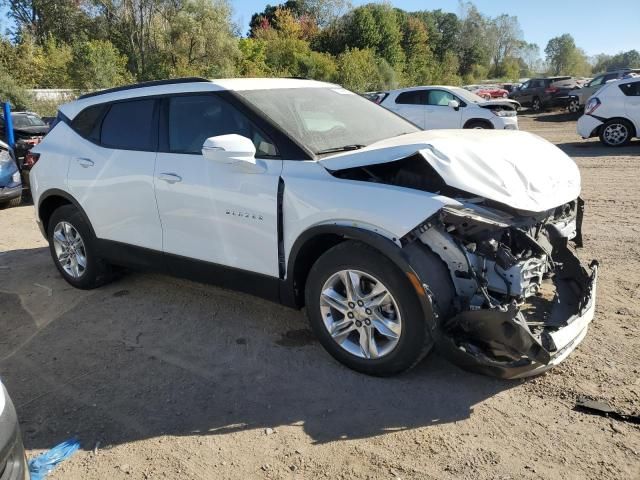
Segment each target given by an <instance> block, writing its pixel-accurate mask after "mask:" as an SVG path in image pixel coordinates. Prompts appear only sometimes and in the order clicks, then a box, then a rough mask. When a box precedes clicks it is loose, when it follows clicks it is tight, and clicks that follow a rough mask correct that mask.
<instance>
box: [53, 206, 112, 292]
mask: <svg viewBox="0 0 640 480" xmlns="http://www.w3.org/2000/svg"><path fill="white" fill-rule="evenodd" d="M54 236H55V238H54ZM78 238H79V239H80V240H79V241H78ZM47 240H48V241H49V251H50V252H51V257H52V258H53V263H55V265H56V268H57V269H58V271H59V272H60V274H61V275H62V276H63V278H64V279H65V280H66V281H67V282H68V283H69V284H71V285H72V286H74V287H76V288H80V289H83V290H89V289H92V288H96V287H99V286H100V285H103V284H105V283H107V282H108V281H109V280H110V279H111V266H110V265H109V264H108V263H107V262H105V261H104V260H103V259H101V258H100V257H99V255H98V252H97V248H96V239H95V237H94V236H93V234H92V232H91V228H90V227H89V225H88V224H87V222H86V221H85V220H84V217H83V216H82V214H81V213H80V212H79V211H78V210H77V209H76V208H75V207H74V206H73V205H63V206H62V207H59V208H58V209H57V210H55V211H54V212H53V214H52V215H51V218H50V219H49V224H48V229H47ZM69 245H72V246H71V247H70V246H69ZM69 248H71V251H69ZM74 252H75V253H74ZM64 253H66V255H63V254H64ZM65 258H66V259H68V261H67V262H64V259H65ZM80 258H84V262H82V261H80ZM83 263H84V265H82V264H83Z"/></svg>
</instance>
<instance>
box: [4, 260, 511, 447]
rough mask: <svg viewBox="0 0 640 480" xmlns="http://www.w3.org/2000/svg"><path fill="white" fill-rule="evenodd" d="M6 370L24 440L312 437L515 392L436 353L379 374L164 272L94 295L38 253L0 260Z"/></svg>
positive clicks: (291, 315)
mask: <svg viewBox="0 0 640 480" xmlns="http://www.w3.org/2000/svg"><path fill="white" fill-rule="evenodd" d="M0 265H2V266H3V267H5V268H4V269H3V270H1V272H2V273H1V274H2V276H3V277H4V278H6V279H7V281H3V283H2V286H1V287H0V331H1V332H3V333H2V339H1V340H0V373H1V375H2V377H3V381H4V383H5V385H6V386H7V389H8V391H9V392H10V394H11V396H12V398H13V400H14V403H15V405H16V408H17V410H18V414H19V417H20V419H21V426H22V431H23V435H24V440H25V444H26V446H27V448H29V449H33V448H49V447H51V446H52V445H54V444H56V443H58V442H60V441H63V440H65V439H67V438H69V437H71V436H73V435H77V436H78V438H79V439H80V441H81V443H82V445H83V447H84V448H86V449H92V448H93V446H94V445H95V444H96V442H100V443H101V445H104V446H107V445H115V444H120V443H124V442H131V441H135V440H140V439H144V438H150V437H157V436H161V435H221V434H225V433H228V432H234V431H240V430H250V429H264V428H278V427H282V426H286V425H295V426H299V428H301V429H303V431H304V432H305V433H306V434H307V435H309V437H310V438H311V440H312V441H313V442H314V443H323V442H329V441H335V440H341V439H353V438H363V437H371V436H376V435H383V434H385V433H386V432H389V431H396V430H407V429H413V428H418V427H425V426H430V425H437V424H443V423H450V422H456V421H460V420H464V419H466V418H468V417H469V416H470V415H471V414H472V412H473V409H474V406H475V405H477V404H479V403H481V402H483V401H484V400H485V399H487V398H489V397H491V396H493V395H495V394H497V393H499V392H501V391H503V390H506V389H509V388H511V387H513V386H516V385H518V384H519V383H520V382H519V381H513V382H508V381H504V380H498V379H495V378H489V377H484V376H479V375H475V374H471V373H467V372H464V371H462V370H460V369H458V368H457V367H455V366H453V365H451V364H449V363H448V362H446V361H445V360H443V359H441V358H439V357H437V356H436V355H432V356H430V357H429V358H428V360H427V361H424V362H422V363H421V364H420V365H419V366H418V367H416V368H415V369H413V370H412V371H411V372H409V373H406V374H404V375H400V376H397V377H393V378H373V377H367V376H364V375H360V374H357V373H355V372H353V371H350V370H348V369H347V368H344V367H342V366H341V365H339V364H338V363H336V362H335V361H333V360H332V359H331V357H330V356H329V355H328V354H327V353H325V351H324V350H323V349H322V348H321V346H320V345H319V343H318V342H316V341H315V339H314V338H313V335H312V334H311V332H310V331H309V330H308V329H307V323H306V320H305V318H304V315H303V313H302V312H298V311H294V310H290V309H287V308H284V307H281V306H278V305H275V304H271V303H269V302H266V301H262V300H260V299H256V298H254V297H250V296H247V295H242V294H236V293H233V292H228V291H224V290H221V289H218V288H214V287H210V286H205V285H200V284H196V283H191V282H188V281H183V280H176V279H173V278H170V277H165V276H161V275H146V274H135V273H132V274H128V275H126V276H124V277H123V278H121V279H120V280H118V281H116V282H114V283H112V284H110V285H107V286H104V287H102V288H100V289H97V290H93V291H90V292H86V291H79V290H74V289H72V288H70V287H68V286H67V284H66V283H65V282H64V281H63V280H62V279H61V278H60V277H59V275H58V273H57V272H56V271H55V268H54V267H53V265H52V264H51V262H50V259H49V257H48V252H47V251H46V249H44V248H39V249H33V250H14V251H9V252H6V253H5V254H4V255H2V256H0Z"/></svg>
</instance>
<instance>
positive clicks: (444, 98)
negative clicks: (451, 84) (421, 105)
mask: <svg viewBox="0 0 640 480" xmlns="http://www.w3.org/2000/svg"><path fill="white" fill-rule="evenodd" d="M451 100H457V99H456V97H454V96H453V94H452V93H449V92H445V91H444V90H429V97H428V101H427V105H435V106H438V107H447V106H449V102H450V101H451Z"/></svg>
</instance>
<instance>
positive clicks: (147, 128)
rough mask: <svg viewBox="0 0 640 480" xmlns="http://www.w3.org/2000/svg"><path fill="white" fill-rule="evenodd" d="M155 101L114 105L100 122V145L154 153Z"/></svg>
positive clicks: (136, 101)
mask: <svg viewBox="0 0 640 480" xmlns="http://www.w3.org/2000/svg"><path fill="white" fill-rule="evenodd" d="M154 105H155V100H153V99H147V100H133V101H129V102H120V103H114V104H112V105H111V108H110V109H109V112H108V113H107V115H106V116H105V117H104V120H103V122H102V134H101V136H100V143H101V144H102V145H104V146H105V147H110V148H117V149H121V150H147V151H155V150H156V147H155V145H154V143H155V142H154V139H155V135H154V130H155V128H154V127H155V125H154V121H153V107H154Z"/></svg>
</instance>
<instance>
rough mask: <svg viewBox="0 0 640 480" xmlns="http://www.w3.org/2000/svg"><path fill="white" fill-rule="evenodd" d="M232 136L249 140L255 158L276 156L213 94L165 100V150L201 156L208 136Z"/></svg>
mask: <svg viewBox="0 0 640 480" xmlns="http://www.w3.org/2000/svg"><path fill="white" fill-rule="evenodd" d="M231 133H236V134H238V135H242V136H244V137H247V138H250V139H251V140H252V141H253V144H254V145H255V147H256V156H258V157H273V156H277V155H278V152H277V151H276V147H275V145H274V144H273V142H271V141H270V140H269V139H268V138H267V137H266V136H265V135H263V134H262V133H261V132H259V131H258V129H257V128H256V127H255V126H254V125H253V123H251V121H249V119H248V118H247V117H246V115H244V114H243V113H241V112H239V111H238V110H237V109H236V108H234V107H233V106H232V105H230V104H229V103H227V102H225V101H224V100H222V99H220V98H217V97H215V96H213V95H193V96H191V95H185V96H179V97H172V98H170V99H169V151H170V152H173V153H193V154H201V153H202V144H203V143H204V141H205V140H206V139H207V138H209V137H215V136H218V135H228V134H231Z"/></svg>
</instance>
